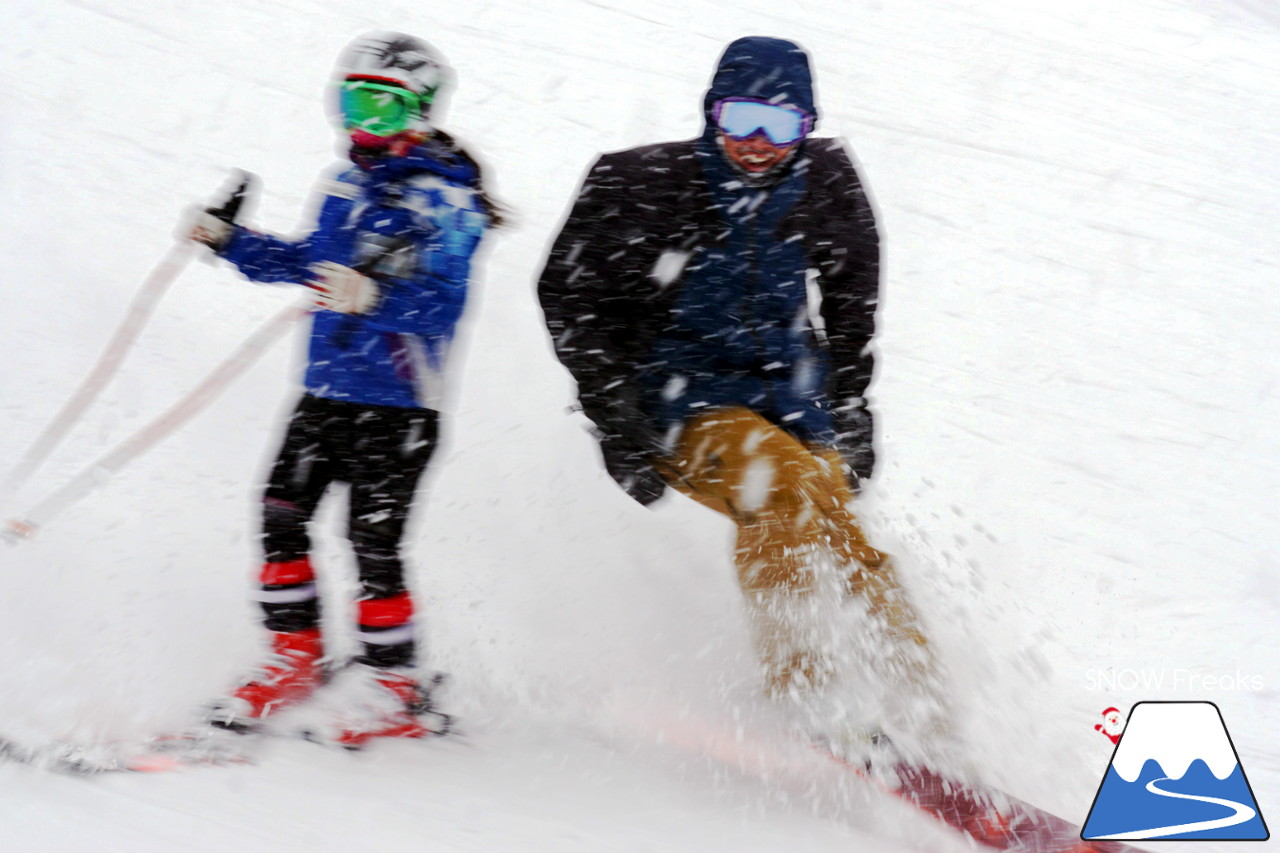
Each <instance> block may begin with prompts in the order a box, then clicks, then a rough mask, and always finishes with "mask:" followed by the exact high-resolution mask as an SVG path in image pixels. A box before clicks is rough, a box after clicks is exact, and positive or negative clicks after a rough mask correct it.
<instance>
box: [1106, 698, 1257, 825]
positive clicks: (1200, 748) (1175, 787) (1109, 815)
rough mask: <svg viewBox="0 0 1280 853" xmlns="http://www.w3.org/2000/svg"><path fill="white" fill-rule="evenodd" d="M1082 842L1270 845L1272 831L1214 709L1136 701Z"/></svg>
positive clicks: (1211, 705)
mask: <svg viewBox="0 0 1280 853" xmlns="http://www.w3.org/2000/svg"><path fill="white" fill-rule="evenodd" d="M1080 837H1081V838H1082V839H1084V840H1085V841H1102V840H1116V841H1120V840H1124V841H1137V840H1147V841H1175V840H1179V841H1181V840H1188V841H1207V840H1217V841H1265V840H1267V839H1268V838H1270V837H1271V833H1270V832H1269V831H1268V830H1267V824H1266V822H1265V821H1264V820H1263V818H1262V813H1261V811H1259V809H1258V802H1257V800H1256V799H1254V796H1253V789H1252V788H1250V787H1249V780H1248V779H1246V778H1245V775H1244V767H1243V766H1241V764H1240V757H1239V755H1237V754H1236V748H1235V745H1234V744H1233V743H1232V742H1231V736H1230V735H1229V734H1227V726H1226V723H1224V722H1223V721H1222V713H1221V712H1220V711H1219V710H1218V706H1217V705H1215V704H1214V703H1212V702H1139V703H1138V704H1137V705H1135V706H1133V710H1131V711H1130V712H1129V720H1128V722H1127V723H1125V727H1124V732H1123V734H1121V735H1120V742H1119V744H1117V746H1116V749H1115V752H1114V753H1113V754H1112V756H1111V764H1110V765H1109V766H1108V767H1107V772H1106V774H1105V775H1104V776H1103V779H1102V785H1101V786H1099V788H1098V795H1097V796H1096V797H1095V798H1094V800H1093V808H1091V809H1090V810H1089V817H1088V818H1087V819H1086V820H1085V823H1084V829H1082V830H1081V831H1080Z"/></svg>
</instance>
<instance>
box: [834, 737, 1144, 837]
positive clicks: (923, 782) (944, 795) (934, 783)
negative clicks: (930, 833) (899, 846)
mask: <svg viewBox="0 0 1280 853" xmlns="http://www.w3.org/2000/svg"><path fill="white" fill-rule="evenodd" d="M815 748H816V749H818V751H819V752H820V753H822V754H823V755H825V756H826V757H828V758H830V759H831V760H832V761H834V762H836V764H838V765H839V766H841V767H844V768H847V769H848V770H850V771H852V772H853V773H855V774H857V775H858V776H860V777H861V778H863V779H866V780H868V781H870V782H872V783H873V784H875V785H876V786H877V787H878V788H880V789H881V790H883V791H885V792H886V793H888V794H890V795H892V796H894V797H896V798H897V799H899V800H901V801H902V802H905V803H907V804H909V805H911V806H913V807H914V808H917V809H919V810H920V811H922V812H924V813H925V814H927V815H928V816H929V817H931V818H933V819H935V820H937V821H940V822H942V823H944V824H946V825H947V826H949V827H951V828H952V829H955V830H957V831H959V832H962V833H964V834H965V835H967V836H968V837H969V838H971V839H973V840H974V841H975V842H977V843H978V844H981V845H983V846H984V847H986V848H989V849H993V850H1007V851H1017V853H1141V851H1140V850H1139V849H1138V848H1136V847H1132V846H1130V845H1128V844H1121V843H1120V842H1116V841H1084V840H1082V839H1081V838H1080V827H1079V826H1077V825H1076V824H1074V823H1072V822H1070V821H1068V820H1066V819H1064V818H1060V817H1058V816H1057V815H1055V814H1052V813H1051V812H1048V811H1045V810H1044V809H1041V808H1039V807H1037V806H1033V805H1031V804H1030V803H1028V802H1026V801H1024V800H1020V799H1018V798H1017V797H1014V796H1012V795H1010V794H1007V793H1005V792H1004V791H1000V790H997V789H994V788H987V787H984V786H979V785H971V784H968V783H966V782H962V781H959V780H957V779H954V778H951V777H948V776H945V775H943V774H941V773H938V772H937V771H935V770H932V769H930V768H928V767H925V766H923V765H919V764H913V763H911V762H909V761H905V760H895V761H892V762H890V763H889V764H888V766H885V767H876V768H874V769H872V768H871V767H870V766H868V764H866V763H861V764H859V763H856V762H855V761H851V760H850V759H848V758H845V757H844V756H842V755H840V754H839V753H838V752H836V751H834V750H832V749H829V748H827V747H826V746H825V745H822V744H815Z"/></svg>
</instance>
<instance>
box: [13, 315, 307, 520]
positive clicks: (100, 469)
mask: <svg viewBox="0 0 1280 853" xmlns="http://www.w3.org/2000/svg"><path fill="white" fill-rule="evenodd" d="M313 302H314V300H313V299H312V298H311V297H309V296H308V297H307V298H306V299H305V300H304V301H303V302H300V303H296V304H294V305H291V306H289V307H288V308H285V309H284V310H283V311H281V312H279V313H278V314H276V315H275V316H274V317H272V318H271V319H270V320H268V321H267V322H266V323H265V324H263V325H262V326H261V327H259V328H258V330H257V331H256V332H254V333H253V334H252V335H250V336H249V338H248V339H247V340H246V341H245V342H244V343H242V344H241V345H240V346H239V347H238V348H237V349H236V350H235V352H233V353H232V354H231V355H229V356H228V357H227V358H226V359H225V360H224V361H223V362H222V363H221V364H219V365H218V366H217V367H215V368H214V369H213V372H211V373H210V374H209V375H208V376H206V377H205V378H204V380H203V381H202V382H201V383H200V384H199V385H197V386H196V387H195V388H193V389H192V390H191V391H190V392H188V393H187V395H186V396H185V397H183V398H182V399H180V400H179V401H178V402H176V403H174V404H173V405H172V406H170V407H169V409H168V410H167V411H165V412H164V413H163V414H161V415H160V416H159V417H157V418H156V419H155V420H153V421H151V423H149V424H147V425H146V426H145V427H143V428H142V429H140V430H138V431H137V432H136V433H134V434H133V435H132V436H130V437H129V438H128V439H126V440H125V441H124V442H123V443H121V444H120V445H119V446H117V447H116V448H115V449H114V450H112V451H111V452H109V453H107V454H106V455H105V456H103V457H101V458H100V459H98V460H97V461H96V462H94V463H93V464H92V465H90V466H89V467H87V468H85V469H84V470H83V471H81V472H80V473H79V474H77V475H76V476H75V477H74V478H73V479H72V480H71V481H70V482H68V483H67V484H66V485H64V486H63V487H62V488H60V489H58V490H57V491H56V492H54V493H53V494H52V495H50V496H49V497H47V498H45V499H44V500H43V501H41V502H40V503H38V504H36V505H35V506H34V507H32V508H31V510H30V511H29V512H27V513H25V514H23V515H22V516H20V517H18V518H14V519H10V520H9V521H7V522H5V526H4V529H3V530H0V539H4V540H5V541H6V542H8V543H9V544H11V545H12V544H17V543H18V542H20V541H22V540H24V539H30V538H31V537H32V536H34V535H35V534H36V532H37V531H38V530H39V529H40V528H41V527H43V526H44V525H45V524H47V523H48V522H49V521H51V520H52V519H53V518H55V517H56V516H58V515H59V514H60V513H62V512H63V511H64V510H65V509H67V507H69V506H71V505H72V504H74V503H75V502H76V501H78V500H80V499H81V498H82V497H84V496H85V495H87V494H89V493H90V492H92V491H93V490H94V489H96V488H97V487H98V486H100V485H102V484H103V483H105V482H107V480H109V479H110V478H111V476H112V475H113V474H115V473H116V472H117V471H119V470H120V469H121V468H123V467H125V466H126V465H128V464H129V463H130V462H132V461H133V460H134V459H136V458H137V457H138V456H140V455H142V454H143V453H145V452H146V451H147V450H149V449H151V447H153V446H154V445H155V444H156V443H158V442H159V441H160V440H161V439H163V438H165V437H166V436H168V435H170V434H171V433H173V432H174V431H175V430H176V429H178V428H179V427H181V426H182V425H183V424H185V423H186V422H187V421H189V420H190V419H191V418H192V417H194V416H195V415H196V414H197V413H199V412H200V411H201V410H203V409H204V408H205V407H206V406H208V405H209V403H211V402H213V400H214V399H216V398H217V397H218V395H219V394H221V393H222V392H223V391H224V390H226V388H227V386H228V385H230V384H231V383H232V382H233V381H234V380H235V379H236V378H237V377H238V376H239V375H240V374H242V373H244V371H245V370H246V369H248V368H249V367H250V366H251V365H252V364H253V363H254V362H256V361H257V360H258V359H259V358H260V357H261V356H262V355H263V353H265V352H266V351H267V350H268V349H270V347H271V345H272V344H274V343H275V342H276V340H277V339H279V338H280V337H281V336H282V335H283V333H284V332H285V331H286V330H287V329H288V328H289V326H291V325H292V324H293V323H294V322H295V321H297V320H299V319H301V318H302V317H305V316H306V315H307V314H308V313H310V311H311V309H312V307H313Z"/></svg>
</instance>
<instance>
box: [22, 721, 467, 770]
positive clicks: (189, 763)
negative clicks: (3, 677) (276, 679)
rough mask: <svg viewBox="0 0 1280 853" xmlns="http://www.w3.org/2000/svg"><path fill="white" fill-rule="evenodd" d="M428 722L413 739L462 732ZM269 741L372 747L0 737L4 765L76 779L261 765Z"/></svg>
mask: <svg viewBox="0 0 1280 853" xmlns="http://www.w3.org/2000/svg"><path fill="white" fill-rule="evenodd" d="M424 719H430V723H429V724H426V723H424V727H425V728H426V733H425V734H423V735H419V736H416V737H413V738H412V739H414V740H427V739H435V738H441V737H446V736H452V735H454V734H456V733H455V731H454V722H453V718H452V717H450V716H449V715H448V714H444V713H441V712H438V711H430V712H427V713H426V714H423V715H421V716H420V717H419V721H422V720H424ZM405 739H409V738H405ZM269 740H302V741H307V742H308V743H314V744H318V745H321V746H325V747H331V748H335V749H342V750H344V751H347V752H355V751H358V750H360V749H363V748H365V747H366V746H367V745H368V743H369V742H368V741H361V742H358V743H339V742H337V741H332V740H327V739H325V738H321V737H318V736H316V735H315V734H314V733H313V732H311V731H309V730H306V729H292V730H287V731H274V730H268V729H255V730H238V729H224V728H220V727H217V726H207V727H202V728H200V729H198V730H193V731H189V732H183V733H179V734H170V735H159V736H155V737H151V738H148V739H146V740H144V741H141V742H138V741H102V742H99V743H90V744H77V743H72V742H66V741H55V742H53V743H47V744H44V745H42V746H37V747H28V746H22V745H21V744H18V743H17V742H15V741H13V740H9V739H7V738H3V737H0V764H3V763H5V762H9V763H14V764H23V765H26V766H29V767H34V768H37V769H40V770H47V771H50V772H53V773H61V774H65V775H70V776H96V775H100V774H104V773H122V772H123V773H163V772H169V771H175V770H183V769H189V768H197V767H228V766H235V765H251V764H257V763H258V759H259V757H260V755H261V753H262V750H263V748H264V742H266V741H269Z"/></svg>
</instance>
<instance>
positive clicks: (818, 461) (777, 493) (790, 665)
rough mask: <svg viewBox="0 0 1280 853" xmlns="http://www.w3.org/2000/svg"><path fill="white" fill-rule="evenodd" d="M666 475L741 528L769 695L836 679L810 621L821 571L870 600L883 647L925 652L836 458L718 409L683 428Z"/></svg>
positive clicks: (743, 565)
mask: <svg viewBox="0 0 1280 853" xmlns="http://www.w3.org/2000/svg"><path fill="white" fill-rule="evenodd" d="M659 470H660V471H661V472H662V474H663V476H664V477H665V478H666V479H667V480H668V482H670V483H671V485H672V486H673V487H674V488H676V489H677V490H679V491H681V492H683V493H684V494H686V495H688V496H689V497H691V498H693V499H694V500H696V501H698V502H699V503H701V504H703V505H705V506H708V507H710V508H711V509H714V510H715V511H716V512H719V513H722V514H724V515H726V516H728V517H729V518H730V519H732V520H733V521H734V522H735V523H736V524H737V526H738V539H737V546H736V548H735V549H734V562H735V564H736V566H737V570H738V581H739V583H740V585H741V587H742V590H743V593H744V594H745V595H746V597H747V600H748V603H749V604H750V605H753V606H752V607H750V608H749V610H750V612H751V618H752V621H753V630H754V632H755V639H756V646H757V651H758V653H759V655H760V658H761V661H762V663H763V665H764V669H765V677H766V683H767V688H768V690H769V692H770V693H772V694H778V693H786V692H794V691H797V690H799V691H805V690H809V689H813V688H818V687H821V686H822V685H823V684H824V683H825V682H826V681H828V680H829V679H830V677H831V676H832V675H833V674H834V671H833V670H834V669H835V664H834V662H833V661H832V657H833V655H832V653H831V652H832V650H831V649H829V648H828V649H824V648H823V645H824V641H823V639H822V638H821V636H820V634H821V632H820V631H815V630H814V626H812V625H807V624H805V621H806V620H805V618H804V617H805V614H809V615H812V614H814V613H815V608H814V607H813V606H811V605H812V604H814V603H815V602H816V599H817V598H818V597H819V596H820V593H821V590H822V589H823V587H824V579H823V577H822V575H823V567H825V568H826V571H827V574H831V573H832V572H835V573H838V575H839V577H838V586H837V592H836V593H835V594H836V595H837V596H842V597H845V598H847V597H849V596H861V597H862V598H863V599H864V600H865V603H866V605H867V607H868V609H869V610H870V612H871V614H872V616H873V617H875V618H876V620H877V621H878V622H879V623H880V624H881V625H882V626H883V627H884V629H885V633H886V634H887V635H888V636H887V637H886V638H885V639H886V640H888V641H890V642H891V643H894V644H897V645H906V646H916V647H924V646H925V644H926V641H925V637H924V634H923V633H922V632H921V630H920V625H919V620H918V618H917V616H916V614H915V612H914V611H913V610H912V608H911V606H910V604H909V603H908V601H907V600H906V596H905V595H904V593H903V590H902V589H901V588H900V586H899V585H898V581H897V577H896V575H895V571H894V567H893V563H892V561H891V560H890V559H889V557H888V555H886V554H884V553H882V552H880V551H878V550H877V549H876V548H874V547H872V546H871V545H870V544H869V543H868V542H867V538H866V535H865V534H864V533H863V531H862V528H861V527H860V526H859V524H858V520H857V518H855V517H854V515H853V513H852V511H850V509H849V503H850V502H851V501H852V499H853V494H852V492H851V490H850V488H849V484H848V482H847V480H846V479H845V475H844V473H843V471H842V470H841V460H840V456H839V454H838V453H837V452H836V451H834V450H831V449H827V448H808V447H806V446H805V445H803V444H801V443H800V441H798V440H797V439H796V438H795V437H793V436H792V435H790V434H789V433H787V432H785V431H784V430H782V429H779V428H778V427H776V426H774V425H773V424H772V423H770V422H769V421H767V420H766V419H765V418H763V417H761V416H760V415H758V414H756V413H755V412H753V411H750V410H749V409H745V408H727V409H717V410H714V411H710V412H707V413H706V414H703V415H700V416H698V417H696V418H693V419H692V420H690V421H689V423H688V424H686V426H685V429H684V431H683V433H682V435H681V437H680V439H679V442H678V445H677V446H676V447H675V449H674V452H673V454H672V455H671V456H670V457H669V458H668V459H666V460H664V461H663V462H662V463H661V464H660V465H659ZM828 580H829V578H828ZM826 586H827V587H828V588H829V587H830V586H831V584H830V583H827V584H826ZM797 614H799V615H798V616H797ZM920 651H922V652H924V651H925V650H924V649H923V648H921V649H920ZM914 658H915V659H916V660H923V659H925V658H927V652H926V654H924V655H921V654H916V655H915V656H914ZM914 668H916V669H920V668H921V667H920V666H919V665H915V666H914Z"/></svg>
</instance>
